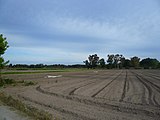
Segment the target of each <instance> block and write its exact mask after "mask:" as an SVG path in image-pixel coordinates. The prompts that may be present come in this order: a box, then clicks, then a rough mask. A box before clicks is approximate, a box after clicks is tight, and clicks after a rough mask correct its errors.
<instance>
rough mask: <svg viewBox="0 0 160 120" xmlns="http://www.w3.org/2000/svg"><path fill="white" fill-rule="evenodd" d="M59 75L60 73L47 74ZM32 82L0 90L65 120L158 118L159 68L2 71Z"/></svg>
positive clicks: (144, 119) (159, 97) (138, 119)
mask: <svg viewBox="0 0 160 120" xmlns="http://www.w3.org/2000/svg"><path fill="white" fill-rule="evenodd" d="M47 76H60V77H53V78H52V77H47ZM4 77H9V78H12V79H15V80H25V81H27V80H28V81H35V82H37V83H38V84H37V85H36V86H28V87H24V86H16V87H7V88H5V89H3V91H4V92H5V93H7V94H9V95H12V96H14V97H16V98H18V99H19V100H22V101H23V102H25V103H26V104H29V105H32V106H34V107H37V108H39V109H43V110H46V111H48V112H49V113H51V114H53V116H55V117H58V118H60V119H66V120H160V70H95V71H82V72H62V73H54V72H53V73H39V74H19V75H18V74H17V75H16V74H14V75H5V76H4Z"/></svg>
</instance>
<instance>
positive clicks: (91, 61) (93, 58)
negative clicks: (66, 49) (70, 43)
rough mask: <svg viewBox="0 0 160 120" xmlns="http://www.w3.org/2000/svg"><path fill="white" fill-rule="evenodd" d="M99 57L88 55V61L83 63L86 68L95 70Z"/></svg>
mask: <svg viewBox="0 0 160 120" xmlns="http://www.w3.org/2000/svg"><path fill="white" fill-rule="evenodd" d="M98 61H99V57H98V55H97V54H93V55H89V57H88V60H85V61H83V62H84V63H85V65H86V66H87V68H95V67H96V66H97V64H98Z"/></svg>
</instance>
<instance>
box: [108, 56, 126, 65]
mask: <svg viewBox="0 0 160 120" xmlns="http://www.w3.org/2000/svg"><path fill="white" fill-rule="evenodd" d="M123 58H124V57H123V55H120V54H116V55H114V54H111V55H108V60H107V62H108V63H109V65H110V66H112V67H113V66H114V67H115V68H119V67H120V65H121V64H122V59H123Z"/></svg>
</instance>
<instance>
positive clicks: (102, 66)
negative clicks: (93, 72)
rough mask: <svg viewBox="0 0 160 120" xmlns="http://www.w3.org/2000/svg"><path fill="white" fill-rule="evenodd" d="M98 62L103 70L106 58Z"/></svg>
mask: <svg viewBox="0 0 160 120" xmlns="http://www.w3.org/2000/svg"><path fill="white" fill-rule="evenodd" d="M98 62H99V64H100V67H101V68H104V67H105V60H104V58H102V59H100V60H99V61H98Z"/></svg>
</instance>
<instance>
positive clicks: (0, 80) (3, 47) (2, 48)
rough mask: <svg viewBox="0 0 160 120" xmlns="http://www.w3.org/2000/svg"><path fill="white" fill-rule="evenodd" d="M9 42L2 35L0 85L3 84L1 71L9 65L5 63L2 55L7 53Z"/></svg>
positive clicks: (0, 41)
mask: <svg viewBox="0 0 160 120" xmlns="http://www.w3.org/2000/svg"><path fill="white" fill-rule="evenodd" d="M8 47H9V46H8V42H7V41H6V38H5V37H3V35H2V34H1V35H0V83H2V82H3V80H2V77H1V70H2V68H3V67H4V66H5V65H6V64H7V63H8V61H7V62H5V61H4V58H3V57H2V55H3V54H4V53H5V51H6V50H7V48H8Z"/></svg>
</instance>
